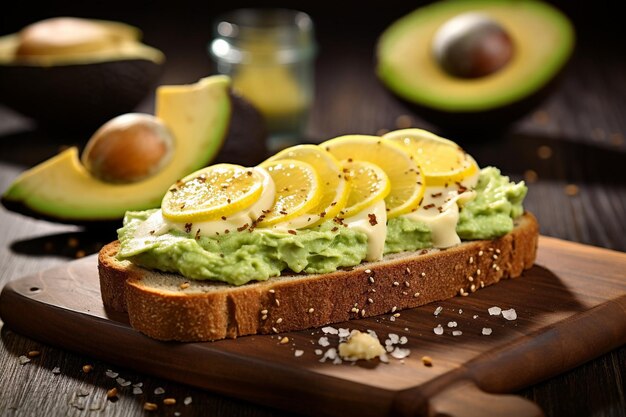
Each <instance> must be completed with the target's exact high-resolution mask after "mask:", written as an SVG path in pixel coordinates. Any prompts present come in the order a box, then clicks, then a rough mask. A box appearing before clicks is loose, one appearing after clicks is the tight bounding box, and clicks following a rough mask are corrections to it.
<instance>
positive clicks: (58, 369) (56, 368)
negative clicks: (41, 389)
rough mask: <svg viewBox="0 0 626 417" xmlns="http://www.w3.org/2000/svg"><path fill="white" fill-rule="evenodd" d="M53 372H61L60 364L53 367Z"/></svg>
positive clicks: (55, 373)
mask: <svg viewBox="0 0 626 417" xmlns="http://www.w3.org/2000/svg"><path fill="white" fill-rule="evenodd" d="M52 373H53V374H54V375H58V374H60V373H61V368H59V367H58V366H55V367H54V368H52Z"/></svg>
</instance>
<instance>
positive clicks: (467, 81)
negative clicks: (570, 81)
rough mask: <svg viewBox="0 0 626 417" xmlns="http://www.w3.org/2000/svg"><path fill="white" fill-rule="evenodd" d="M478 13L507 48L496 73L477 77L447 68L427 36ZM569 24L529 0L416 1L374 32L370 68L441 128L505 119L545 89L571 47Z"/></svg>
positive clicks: (557, 13)
mask: <svg viewBox="0 0 626 417" xmlns="http://www.w3.org/2000/svg"><path fill="white" fill-rule="evenodd" d="M476 12H477V13H480V14H482V15H485V16H488V17H489V18H490V19H493V21H495V22H497V23H498V24H499V25H500V26H501V27H502V28H503V30H505V31H506V32H507V33H508V35H509V36H510V38H511V41H512V43H513V46H514V54H513V56H512V57H511V60H510V61H509V62H508V64H507V65H505V66H503V67H502V68H501V69H499V70H498V71H495V72H493V73H491V74H489V75H485V76H482V77H478V78H463V77H458V76H455V75H452V74H450V73H449V72H447V71H446V70H445V69H444V68H443V66H442V65H441V64H440V62H439V61H438V60H437V59H436V57H435V54H434V53H433V40H434V39H435V37H436V35H437V32H438V31H439V29H440V28H441V27H442V26H443V25H444V24H445V23H446V22H448V21H450V19H452V18H454V17H457V16H459V15H462V14H464V13H476ZM574 38H575V35H574V30H573V27H572V25H571V23H570V21H569V20H568V18H567V17H566V16H565V15H563V14H562V13H561V12H560V11H558V10H557V9H555V8H554V7H552V6H550V5H548V4H547V3H544V2H541V1H534V0H525V1H518V0H464V1H459V0H447V1H442V2H436V3H433V4H430V5H428V6H424V7H421V8H419V9H417V10H415V11H413V12H412V13H410V14H408V15H406V16H404V17H402V18H400V19H399V20H397V21H396V22H394V23H392V24H391V25H390V26H389V27H388V28H387V29H386V30H385V31H384V32H383V33H382V35H381V36H380V38H379V40H378V44H377V49H376V57H377V64H376V73H377V76H378V78H379V79H380V81H381V82H382V84H383V85H384V86H386V87H387V88H388V89H389V90H390V91H391V92H392V93H393V94H395V95H396V96H397V97H398V98H400V99H401V100H402V101H403V102H405V103H406V104H408V105H409V106H410V107H412V108H413V109H414V110H415V111H416V112H417V113H418V114H419V115H422V116H424V117H425V118H426V119H429V120H430V121H431V122H434V123H435V124H437V125H439V126H440V127H441V128H442V129H444V130H455V129H466V128H481V129H482V128H487V129H491V128H494V127H498V126H500V127H501V126H502V125H506V124H509V123H510V122H512V121H513V120H515V119H517V118H519V117H521V116H522V115H523V114H524V113H526V112H527V111H529V110H530V109H532V107H534V106H535V105H536V104H538V102H539V101H540V100H541V99H542V98H543V97H545V95H546V94H547V93H548V90H549V89H548V87H549V86H551V85H552V82H553V81H554V79H555V76H556V75H557V74H559V73H560V71H561V69H562V68H563V67H564V65H565V64H566V62H567V61H568V59H569V57H570V56H571V54H572V51H573V48H574V43H575V42H574Z"/></svg>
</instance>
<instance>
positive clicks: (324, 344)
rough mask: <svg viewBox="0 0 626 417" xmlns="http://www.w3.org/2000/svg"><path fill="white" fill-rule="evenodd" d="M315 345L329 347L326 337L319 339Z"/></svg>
mask: <svg viewBox="0 0 626 417" xmlns="http://www.w3.org/2000/svg"><path fill="white" fill-rule="evenodd" d="M317 343H318V344H319V345H320V346H324V347H326V346H328V345H330V342H329V341H328V338H327V337H326V336H322V337H320V338H319V340H318V341H317Z"/></svg>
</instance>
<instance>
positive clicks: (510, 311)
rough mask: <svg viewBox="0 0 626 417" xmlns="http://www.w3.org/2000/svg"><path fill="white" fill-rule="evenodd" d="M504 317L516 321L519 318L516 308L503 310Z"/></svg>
mask: <svg viewBox="0 0 626 417" xmlns="http://www.w3.org/2000/svg"><path fill="white" fill-rule="evenodd" d="M502 317H504V318H505V319H507V320H515V319H516V318H517V312H516V311H515V309H514V308H510V309H508V310H502Z"/></svg>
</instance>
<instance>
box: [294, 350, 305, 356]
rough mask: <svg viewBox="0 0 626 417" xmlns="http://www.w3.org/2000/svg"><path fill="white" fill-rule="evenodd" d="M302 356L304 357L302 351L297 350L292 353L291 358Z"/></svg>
mask: <svg viewBox="0 0 626 417" xmlns="http://www.w3.org/2000/svg"><path fill="white" fill-rule="evenodd" d="M302 355H304V351H303V350H300V349H297V350H296V351H295V352H293V356H295V357H296V358H299V357H300V356H302Z"/></svg>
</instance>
